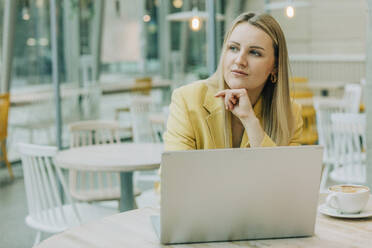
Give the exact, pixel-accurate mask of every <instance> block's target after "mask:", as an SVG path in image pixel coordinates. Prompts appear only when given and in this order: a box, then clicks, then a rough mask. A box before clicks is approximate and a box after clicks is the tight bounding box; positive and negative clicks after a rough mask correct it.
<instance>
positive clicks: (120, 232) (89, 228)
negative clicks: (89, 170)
mask: <svg viewBox="0 0 372 248" xmlns="http://www.w3.org/2000/svg"><path fill="white" fill-rule="evenodd" d="M325 196H326V194H321V195H320V200H319V204H321V203H323V202H324V198H325ZM368 205H369V206H372V199H370V201H369V203H368ZM157 214H159V209H157V208H143V209H137V210H133V211H128V212H125V213H119V214H115V215H112V216H109V217H105V218H103V219H100V220H97V221H93V222H91V223H87V224H84V225H81V226H78V227H75V228H71V229H69V230H67V231H65V232H63V233H61V234H57V235H54V236H52V237H50V238H48V239H46V240H44V241H43V242H41V243H40V244H39V245H37V246H36V247H37V248H52V247H53V248H59V247H61V248H69V247H79V248H88V247H89V248H96V247H110V248H116V247H117V248H119V247H120V248H124V247H136V248H150V247H151V248H154V247H157V248H160V247H180V248H181V247H182V248H186V247H195V248H196V247H198V248H202V247H221V248H222V247H224V248H229V247H231V248H233V247H281V248H284V247H303V248H306V247H322V248H327V247H332V248H336V247H337V248H341V247H345V248H346V247H371V244H372V235H371V232H372V218H366V219H338V218H333V217H328V216H325V215H323V214H321V213H318V215H317V219H316V224H315V235H314V236H312V237H303V238H285V239H265V240H251V241H234V242H208V243H195V244H182V245H172V246H163V245H161V244H160V243H159V238H158V236H157V235H156V233H155V231H154V228H153V226H152V223H151V218H150V217H151V216H152V215H157Z"/></svg>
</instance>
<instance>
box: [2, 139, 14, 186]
mask: <svg viewBox="0 0 372 248" xmlns="http://www.w3.org/2000/svg"><path fill="white" fill-rule="evenodd" d="M0 146H1V153H2V155H3V158H4V162H5V164H6V167H8V172H9V175H10V178H11V179H14V175H13V170H12V166H11V165H10V163H9V161H8V156H7V153H6V147H5V146H6V143H5V141H4V142H1V144H0Z"/></svg>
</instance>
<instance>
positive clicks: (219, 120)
mask: <svg viewBox="0 0 372 248" xmlns="http://www.w3.org/2000/svg"><path fill="white" fill-rule="evenodd" d="M216 93H217V91H216V90H213V89H211V88H210V87H208V91H207V93H206V95H205V99H204V104H203V107H204V108H205V109H206V110H207V111H208V113H209V114H208V115H207V116H206V122H207V125H208V129H209V134H210V136H211V140H212V141H213V143H214V146H215V148H224V147H225V141H224V129H225V127H224V122H225V120H224V118H223V111H224V108H223V106H222V102H221V99H220V98H217V97H215V96H214V95H215V94H216Z"/></svg>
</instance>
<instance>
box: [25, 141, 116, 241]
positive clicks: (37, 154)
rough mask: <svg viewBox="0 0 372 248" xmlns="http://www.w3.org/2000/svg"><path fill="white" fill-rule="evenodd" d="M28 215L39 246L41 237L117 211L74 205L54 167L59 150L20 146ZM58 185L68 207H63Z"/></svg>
mask: <svg viewBox="0 0 372 248" xmlns="http://www.w3.org/2000/svg"><path fill="white" fill-rule="evenodd" d="M18 151H19V153H20V154H21V159H22V167H23V174H24V180H25V190H26V196H27V207H28V215H27V216H26V219H25V222H26V224H27V225H28V226H29V227H31V228H33V229H36V230H37V234H36V238H35V242H34V245H36V244H38V243H39V242H40V239H41V234H42V233H43V232H46V233H59V232H63V231H65V230H66V229H68V228H70V227H73V226H78V225H80V224H81V223H84V222H87V221H92V220H95V219H100V218H102V217H104V216H108V215H112V214H115V213H117V211H115V210H113V209H111V208H105V207H102V206H96V205H90V204H82V203H79V204H75V203H74V201H73V200H72V198H71V196H70V194H69V192H68V190H67V187H66V183H65V180H64V178H63V175H62V171H61V169H60V168H58V167H56V166H54V163H53V158H54V157H55V155H56V153H57V148H56V147H51V146H39V145H31V144H19V145H18ZM58 182H60V183H61V184H62V190H63V193H64V196H65V200H67V202H68V204H62V199H61V192H59V191H58Z"/></svg>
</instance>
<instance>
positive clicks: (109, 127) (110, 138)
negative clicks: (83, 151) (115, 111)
mask: <svg viewBox="0 0 372 248" xmlns="http://www.w3.org/2000/svg"><path fill="white" fill-rule="evenodd" d="M118 128H119V123H117V122H116V121H100V120H93V121H80V122H75V123H71V124H70V125H69V130H70V146H71V147H79V146H86V145H98V144H114V143H120V138H119V135H118Z"/></svg>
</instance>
